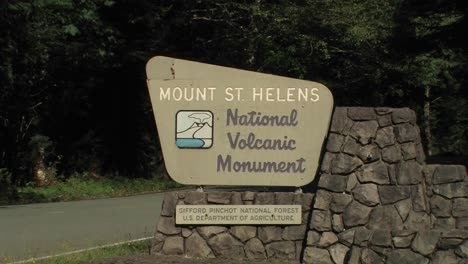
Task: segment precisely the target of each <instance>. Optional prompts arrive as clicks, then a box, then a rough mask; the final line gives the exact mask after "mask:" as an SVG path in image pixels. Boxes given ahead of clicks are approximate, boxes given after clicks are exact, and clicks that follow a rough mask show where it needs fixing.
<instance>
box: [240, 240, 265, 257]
mask: <svg viewBox="0 0 468 264" xmlns="http://www.w3.org/2000/svg"><path fill="white" fill-rule="evenodd" d="M244 251H245V255H246V256H247V258H248V259H266V258H267V256H266V251H265V247H264V246H263V244H262V242H261V241H260V240H259V239H258V238H256V237H255V238H252V239H250V240H249V241H248V242H247V243H245V246H244Z"/></svg>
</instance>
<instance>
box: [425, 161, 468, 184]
mask: <svg viewBox="0 0 468 264" xmlns="http://www.w3.org/2000/svg"><path fill="white" fill-rule="evenodd" d="M465 175H466V170H465V166H460V165H439V166H437V168H436V169H435V171H434V176H433V178H432V183H433V184H441V183H449V182H458V181H463V179H464V178H465Z"/></svg>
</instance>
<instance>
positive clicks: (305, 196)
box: [293, 193, 314, 212]
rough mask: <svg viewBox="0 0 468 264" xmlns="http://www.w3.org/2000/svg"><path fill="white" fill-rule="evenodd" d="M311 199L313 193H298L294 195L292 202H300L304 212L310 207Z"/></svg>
mask: <svg viewBox="0 0 468 264" xmlns="http://www.w3.org/2000/svg"><path fill="white" fill-rule="evenodd" d="M313 199H314V194H313V193H299V194H296V195H295V196H294V202H293V204H300V205H301V206H302V212H306V211H309V210H310V208H311V207H312V200H313Z"/></svg>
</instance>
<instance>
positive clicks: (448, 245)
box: [437, 237, 463, 249]
mask: <svg viewBox="0 0 468 264" xmlns="http://www.w3.org/2000/svg"><path fill="white" fill-rule="evenodd" d="M462 242H463V239H461V238H446V237H442V238H440V241H439V244H438V245H437V249H453V248H456V247H457V246H458V245H460V244H461V243H462Z"/></svg>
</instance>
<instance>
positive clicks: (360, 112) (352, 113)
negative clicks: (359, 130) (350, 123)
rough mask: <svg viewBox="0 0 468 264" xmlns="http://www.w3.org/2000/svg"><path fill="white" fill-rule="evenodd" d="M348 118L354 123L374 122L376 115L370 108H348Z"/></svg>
mask: <svg viewBox="0 0 468 264" xmlns="http://www.w3.org/2000/svg"><path fill="white" fill-rule="evenodd" d="M348 116H349V118H351V119H352V120H354V121H366V120H375V119H377V115H376V114H375V111H374V109H373V108H371V107H350V108H348Z"/></svg>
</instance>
